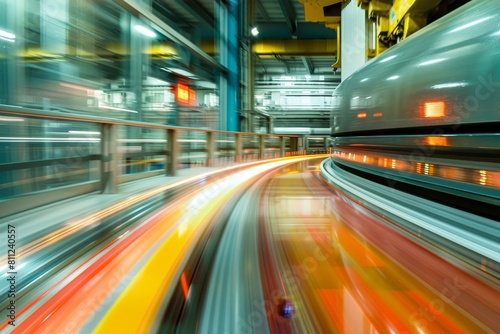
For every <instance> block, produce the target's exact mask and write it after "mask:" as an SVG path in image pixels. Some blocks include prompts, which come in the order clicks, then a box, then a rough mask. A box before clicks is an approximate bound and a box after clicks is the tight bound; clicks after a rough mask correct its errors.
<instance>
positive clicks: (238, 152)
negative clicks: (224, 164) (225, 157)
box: [234, 133, 242, 162]
mask: <svg viewBox="0 0 500 334" xmlns="http://www.w3.org/2000/svg"><path fill="white" fill-rule="evenodd" d="M234 146H235V151H236V159H235V160H236V162H241V151H242V149H241V134H240V133H237V134H235V135H234Z"/></svg>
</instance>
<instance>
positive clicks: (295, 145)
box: [290, 137, 299, 153]
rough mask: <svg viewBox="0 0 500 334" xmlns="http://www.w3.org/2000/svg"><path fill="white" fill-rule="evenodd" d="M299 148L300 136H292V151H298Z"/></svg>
mask: <svg viewBox="0 0 500 334" xmlns="http://www.w3.org/2000/svg"><path fill="white" fill-rule="evenodd" d="M298 149H299V138H298V137H290V151H291V152H292V153H294V152H297V151H298Z"/></svg>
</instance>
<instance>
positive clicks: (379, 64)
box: [331, 0, 500, 137]
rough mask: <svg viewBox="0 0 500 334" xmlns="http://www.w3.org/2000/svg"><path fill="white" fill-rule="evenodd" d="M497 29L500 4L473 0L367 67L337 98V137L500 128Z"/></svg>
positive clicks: (499, 35) (339, 90)
mask: <svg viewBox="0 0 500 334" xmlns="http://www.w3.org/2000/svg"><path fill="white" fill-rule="evenodd" d="M498 22H500V6H499V5H498V1H496V0H481V1H479V0H475V1H474V0H473V1H471V2H470V3H468V4H466V5H464V6H462V7H460V8H459V9H457V10H455V11H454V12H451V13H450V14H448V15H447V16H445V17H443V18H441V19H439V20H437V21H435V22H433V23H432V24H430V25H429V26H427V27H425V28H423V29H422V30H420V31H418V32H417V33H415V34H414V35H412V36H410V37H409V38H407V39H405V40H404V41H402V42H401V43H399V44H397V45H396V46H394V47H392V48H391V49H389V50H387V51H386V52H384V53H383V54H382V55H380V56H378V57H376V58H374V59H373V60H371V61H369V62H368V63H366V64H365V65H364V66H363V67H362V68H360V69H359V70H358V71H357V72H355V73H353V74H352V75H351V76H350V77H349V78H347V79H346V80H344V81H343V82H342V83H341V84H340V85H339V87H338V88H337V89H336V90H335V92H334V94H333V100H332V106H333V108H332V118H331V129H332V136H334V137H336V136H344V135H355V134H356V135H359V134H361V135H364V134H370V133H393V134H405V133H408V132H410V133H417V131H422V132H426V133H434V132H436V131H439V130H436V127H439V129H440V130H443V131H447V129H449V130H450V131H462V130H463V131H465V130H464V129H469V128H470V127H474V126H475V127H478V128H480V127H483V128H484V126H485V125H487V124H488V125H491V124H492V123H498V122H500V25H499V23H498ZM463 131H462V132H463ZM467 131H468V130H467Z"/></svg>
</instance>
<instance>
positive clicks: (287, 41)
mask: <svg viewBox="0 0 500 334" xmlns="http://www.w3.org/2000/svg"><path fill="white" fill-rule="evenodd" d="M252 1H253V8H254V13H253V18H254V19H253V21H254V22H253V25H254V26H256V27H257V28H258V30H259V35H258V36H256V37H253V36H251V34H250V33H249V31H250V29H248V36H241V37H242V38H244V39H251V42H252V44H253V49H254V52H255V59H254V70H255V73H256V74H257V75H259V74H263V75H264V74H271V75H272V74H298V73H299V74H309V75H311V74H323V75H325V74H333V69H332V65H333V64H334V63H336V61H337V58H336V56H337V33H336V30H335V29H331V28H328V27H326V26H325V23H324V22H310V21H306V17H305V9H304V8H305V7H304V4H303V3H301V2H299V1H298V0H249V2H252ZM301 1H303V2H307V1H310V2H312V1H314V2H321V0H301ZM243 2H244V1H241V3H243ZM327 2H336V3H338V6H337V10H336V12H335V14H338V15H340V4H341V0H329V1H327ZM214 7H215V6H214V0H182V1H177V0H154V1H153V12H154V13H155V14H156V15H157V16H159V17H161V18H162V19H164V20H165V22H166V23H167V24H169V25H170V26H172V27H177V28H179V30H181V31H184V32H185V33H188V34H192V35H193V36H196V37H197V38H201V39H203V40H213V39H214V36H215V33H216V29H217V28H216V27H215V26H214V24H215V22H216V19H215V16H216V9H215V8H214ZM250 8H251V7H250ZM337 19H338V22H340V16H337ZM332 28H333V27H332ZM207 52H208V53H211V50H207Z"/></svg>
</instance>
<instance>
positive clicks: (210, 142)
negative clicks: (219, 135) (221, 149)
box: [207, 131, 215, 167]
mask: <svg viewBox="0 0 500 334" xmlns="http://www.w3.org/2000/svg"><path fill="white" fill-rule="evenodd" d="M214 157H215V138H214V133H213V131H208V132H207V166H208V167H213V166H214Z"/></svg>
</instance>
